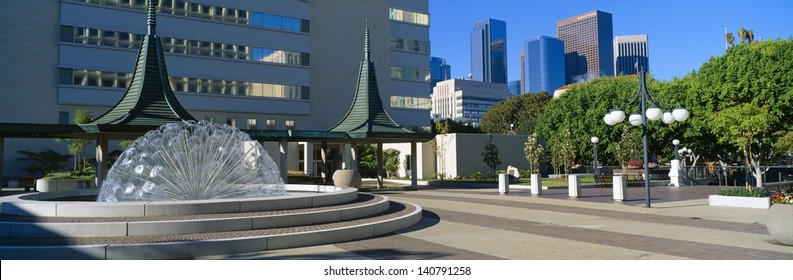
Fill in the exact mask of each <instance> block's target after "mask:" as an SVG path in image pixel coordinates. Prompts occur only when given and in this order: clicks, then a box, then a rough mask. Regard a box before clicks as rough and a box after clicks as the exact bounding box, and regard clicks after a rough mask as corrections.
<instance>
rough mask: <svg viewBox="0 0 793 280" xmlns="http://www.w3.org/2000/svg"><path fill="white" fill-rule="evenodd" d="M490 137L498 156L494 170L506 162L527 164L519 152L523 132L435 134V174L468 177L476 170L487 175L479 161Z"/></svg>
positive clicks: (487, 168) (449, 176)
mask: <svg viewBox="0 0 793 280" xmlns="http://www.w3.org/2000/svg"><path fill="white" fill-rule="evenodd" d="M491 136H492V137H493V143H495V144H496V147H498V152H499V155H500V157H501V165H500V166H498V169H506V168H507V166H509V165H512V166H514V167H517V168H518V169H520V170H523V169H527V168H528V167H529V163H528V161H527V160H526V156H525V155H524V154H523V145H524V143H526V140H527V136H525V135H501V134H465V133H453V134H444V135H437V136H436V137H435V141H436V142H437V143H438V154H439V155H438V157H437V158H438V163H437V164H438V173H444V174H445V176H446V177H447V178H456V177H463V176H469V175H470V174H471V173H473V172H476V171H479V172H481V173H482V175H483V176H489V175H490V167H488V166H487V164H485V162H484V161H483V160H482V159H483V157H482V151H484V148H485V144H486V143H487V142H488V141H489V140H490V137H491Z"/></svg>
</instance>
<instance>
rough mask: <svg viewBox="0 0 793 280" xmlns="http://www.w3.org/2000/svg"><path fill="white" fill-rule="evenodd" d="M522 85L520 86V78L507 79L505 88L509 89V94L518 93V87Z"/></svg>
mask: <svg viewBox="0 0 793 280" xmlns="http://www.w3.org/2000/svg"><path fill="white" fill-rule="evenodd" d="M522 87H523V86H521V84H520V80H514V81H509V83H507V89H508V90H509V94H510V95H512V96H515V95H520V94H521V90H520V89H521V88H522Z"/></svg>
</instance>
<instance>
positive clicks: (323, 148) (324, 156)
mask: <svg viewBox="0 0 793 280" xmlns="http://www.w3.org/2000/svg"><path fill="white" fill-rule="evenodd" d="M319 149H320V151H319V156H320V157H321V160H322V163H321V164H322V165H321V168H322V174H321V175H322V182H323V183H324V184H325V185H327V184H328V178H330V176H331V175H329V174H330V170H328V142H325V141H322V144H320V146H319Z"/></svg>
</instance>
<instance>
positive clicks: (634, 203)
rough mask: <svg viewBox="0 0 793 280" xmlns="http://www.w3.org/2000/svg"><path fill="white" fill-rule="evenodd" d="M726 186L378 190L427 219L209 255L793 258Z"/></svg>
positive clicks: (791, 249) (757, 212)
mask: <svg viewBox="0 0 793 280" xmlns="http://www.w3.org/2000/svg"><path fill="white" fill-rule="evenodd" d="M716 189H717V187H715V186H686V187H680V188H675V187H665V186H655V187H652V188H651V194H652V207H651V208H646V207H645V196H644V189H643V188H629V190H628V196H627V200H626V201H623V202H614V201H613V199H612V197H611V189H610V188H609V189H599V188H590V187H584V189H583V190H582V197H581V198H578V199H569V198H568V197H567V189H566V188H550V189H547V190H545V193H544V194H543V195H540V196H532V195H531V194H530V193H529V191H528V190H515V189H512V191H511V192H510V193H509V194H506V195H501V194H499V193H498V189H497V188H494V187H478V188H477V187H473V188H472V187H470V186H469V187H465V188H463V187H460V188H456V187H447V188H426V187H423V188H421V189H420V190H418V191H402V190H398V191H378V194H382V195H386V196H389V197H391V198H392V199H393V200H396V201H405V202H412V203H416V204H418V205H421V206H422V207H423V209H424V217H423V219H422V221H421V222H420V223H419V224H417V225H414V226H412V227H410V228H407V229H405V230H401V231H399V232H397V233H395V234H390V235H387V236H382V237H378V238H373V239H367V240H359V241H352V242H345V243H338V244H332V245H322V246H313V247H305V248H297V249H288V250H277V251H268V252H261V253H249V254H240V255H222V256H210V257H206V259H282V260H289V259H307V260H316V259H351V260H424V259H431V260H447V259H448V260H502V259H511V260H535V259H548V260H579V259H586V260H588V259H602V260H667V259H684V260H685V259H704V260H769V259H770V260H774V259H775V260H793V246H785V245H782V244H780V243H778V242H777V241H775V240H774V239H773V238H772V237H771V235H769V233H768V230H767V229H766V227H765V225H764V221H765V214H766V210H765V209H749V208H736V207H719V206H709V205H708V201H707V196H708V195H709V194H715V192H716Z"/></svg>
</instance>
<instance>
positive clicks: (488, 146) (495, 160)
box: [482, 136, 501, 177]
mask: <svg viewBox="0 0 793 280" xmlns="http://www.w3.org/2000/svg"><path fill="white" fill-rule="evenodd" d="M482 160H483V161H484V162H485V164H487V166H488V167H490V175H492V176H494V177H495V176H496V169H497V168H498V166H499V165H501V156H500V155H499V154H498V147H497V146H496V144H495V143H493V136H490V140H488V141H487V143H485V148H484V150H483V151H482Z"/></svg>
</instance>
